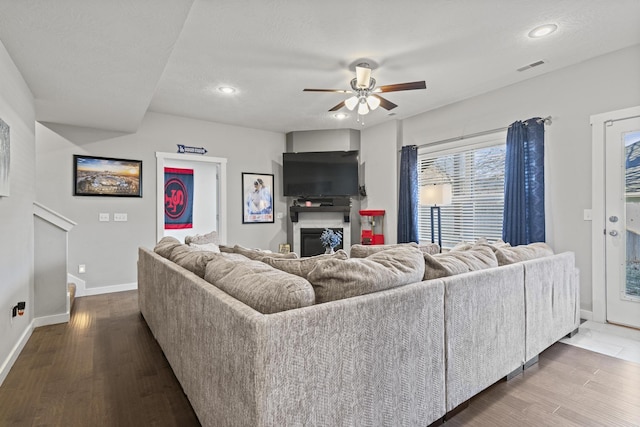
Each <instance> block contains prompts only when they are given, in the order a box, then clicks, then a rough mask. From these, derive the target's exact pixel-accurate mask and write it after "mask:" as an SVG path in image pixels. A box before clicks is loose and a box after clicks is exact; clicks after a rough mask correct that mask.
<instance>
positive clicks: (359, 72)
mask: <svg viewBox="0 0 640 427" xmlns="http://www.w3.org/2000/svg"><path fill="white" fill-rule="evenodd" d="M361 65H362V66H361ZM368 66H369V64H359V65H357V66H356V81H357V86H358V87H359V88H360V89H366V88H368V87H369V84H370V81H371V68H369V67H368Z"/></svg>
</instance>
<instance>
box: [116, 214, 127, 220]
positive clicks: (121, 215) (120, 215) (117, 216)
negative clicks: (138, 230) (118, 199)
mask: <svg viewBox="0 0 640 427" xmlns="http://www.w3.org/2000/svg"><path fill="white" fill-rule="evenodd" d="M113 220H114V221H121V222H124V221H127V214H126V213H114V214H113Z"/></svg>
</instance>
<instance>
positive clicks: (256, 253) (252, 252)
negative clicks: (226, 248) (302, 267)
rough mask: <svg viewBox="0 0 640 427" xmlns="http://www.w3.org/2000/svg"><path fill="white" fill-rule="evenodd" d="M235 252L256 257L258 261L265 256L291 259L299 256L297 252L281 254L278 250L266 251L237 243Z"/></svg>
mask: <svg viewBox="0 0 640 427" xmlns="http://www.w3.org/2000/svg"><path fill="white" fill-rule="evenodd" d="M233 252H235V253H237V254H241V255H244V256H246V257H247V258H249V259H254V260H258V261H261V260H262V259H263V258H264V257H271V258H289V259H292V258H298V254H296V253H295V252H289V253H288V254H281V253H278V252H266V251H262V250H260V249H249V248H245V247H242V246H240V245H235V246H234V247H233Z"/></svg>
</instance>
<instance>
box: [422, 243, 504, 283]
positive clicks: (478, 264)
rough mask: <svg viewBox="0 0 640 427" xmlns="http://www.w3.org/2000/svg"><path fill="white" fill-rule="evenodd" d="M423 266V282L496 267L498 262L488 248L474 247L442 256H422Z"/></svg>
mask: <svg viewBox="0 0 640 427" xmlns="http://www.w3.org/2000/svg"><path fill="white" fill-rule="evenodd" d="M424 264H425V266H424V280H430V279H438V278H440V277H448V276H455V275H456V274H462V273H468V272H470V271H476V270H484V269H485V268H491V267H497V266H498V260H497V259H496V256H495V254H494V253H493V250H492V249H491V248H490V247H489V246H487V245H476V246H474V247H472V248H470V249H465V250H455V251H454V250H452V251H449V252H446V253H442V254H435V255H430V254H424Z"/></svg>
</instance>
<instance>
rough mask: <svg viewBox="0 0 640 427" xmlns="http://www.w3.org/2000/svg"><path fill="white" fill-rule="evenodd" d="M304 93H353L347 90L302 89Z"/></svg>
mask: <svg viewBox="0 0 640 427" xmlns="http://www.w3.org/2000/svg"><path fill="white" fill-rule="evenodd" d="M302 91H303V92H335V93H351V91H350V90H345V89H302Z"/></svg>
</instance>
